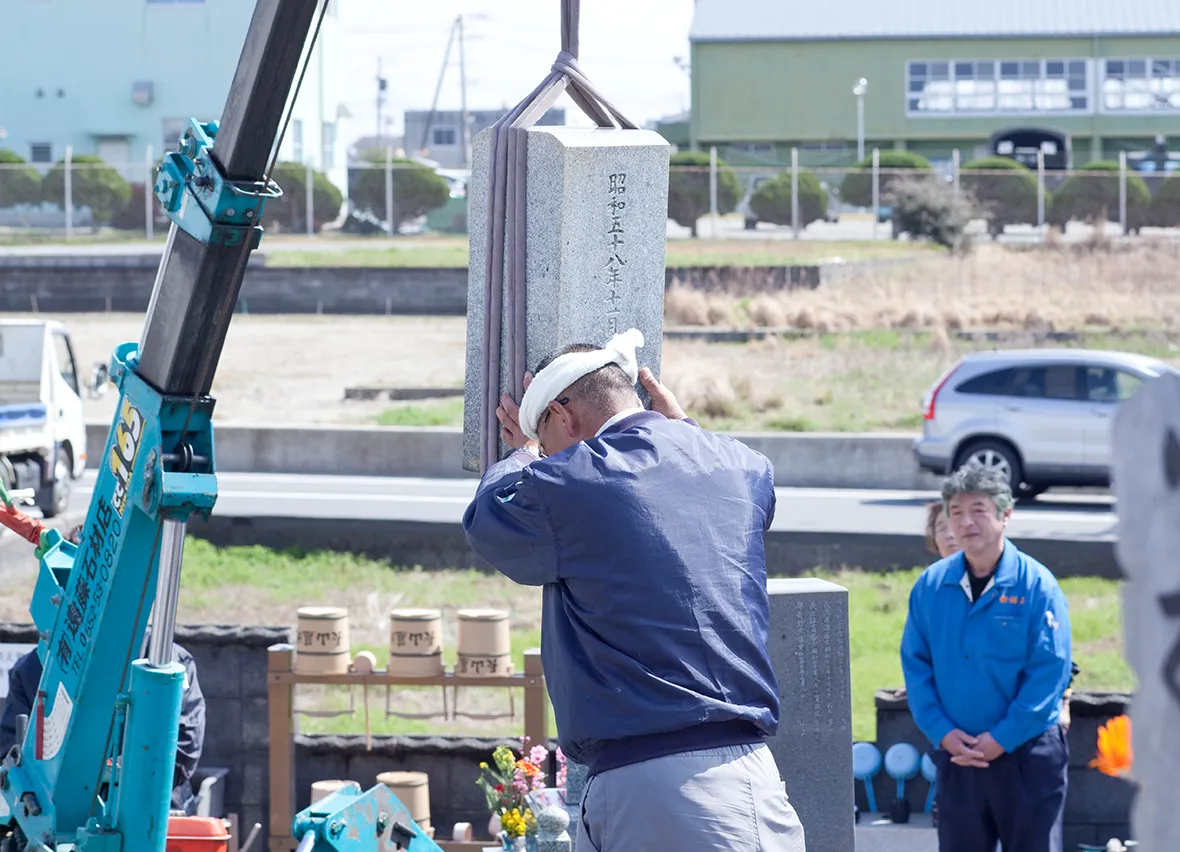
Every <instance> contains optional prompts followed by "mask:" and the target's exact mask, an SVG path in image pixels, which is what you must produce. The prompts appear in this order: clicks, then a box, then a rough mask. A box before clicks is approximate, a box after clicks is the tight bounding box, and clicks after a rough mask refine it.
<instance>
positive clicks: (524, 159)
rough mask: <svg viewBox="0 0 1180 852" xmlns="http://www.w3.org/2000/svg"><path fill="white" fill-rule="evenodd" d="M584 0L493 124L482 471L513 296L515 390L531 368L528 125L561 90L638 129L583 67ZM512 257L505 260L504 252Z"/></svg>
mask: <svg viewBox="0 0 1180 852" xmlns="http://www.w3.org/2000/svg"><path fill="white" fill-rule="evenodd" d="M580 7H581V2H580V0H561V52H560V53H559V54H557V59H556V60H555V61H554V63H553V66H552V68H551V69H550V72H549V75H548V76H547V77H546V78H545V80H544V82H542V83H541V85H539V86H537V88H535V89H533V91H532V94H530V95H529V96H528V97H527V98H525V99H524V100H523V101H521V102H520V103H518V104H517V105H516V106H515V107H513V108H512V110H511V111H510V112H509V113H508V114H507V115H505V116H504V117H503V118H501V119H500V120H499V121H497V122H496V123H495V124H494V125H492V139H491V163H490V168H489V177H490V180H489V181H488V224H489V227H488V247H487V256H486V264H487V265H486V267H485V277H484V280H485V281H486V282H487V286H486V287H485V289H484V305H483V307H484V311H483V317H484V327H483V340H484V364H483V379H484V386H483V400H482V405H481V408H480V422H481V424H482V426H483V430H482V431H483V434H482V436H481V442H480V472H481V473H482V472H483V471H486V470H487V469H488V467H489V466H490V465H492V464H494V463H495V462H496V461H497V460H498V459H499V455H500V423H499V421H498V420H497V419H496V407H497V406H498V405H499V404H500V403H499V400H500V394H501V388H500V341H501V335H502V334H503V326H502V322H501V315H502V311H503V306H504V302H505V300H507V303H508V335H507V336H508V377H509V382H510V386H509V389H508V390H509V392H510V393H511V395H512V398H513V399H515V400H517V401H518V402H519V401H520V398H521V395H522V394H523V393H524V386H523V378H524V373H525V370H526V369H528V368H527V366H526V364H525V341H526V336H525V292H524V276H525V233H526V227H525V226H526V222H525V203H526V195H525V186H526V183H525V181H526V177H527V175H526V172H527V164H528V143H527V131H528V129H529V128H530V127H532V126H533V125H534V124H536V123H537V121H538V120H539V119H540V118H541V116H542V115H544V114H545V111H546V110H548V109H549V107H551V106H552V105H553V103H554V102H555V101H556V100H557V98H558V97H559V96H560V95H561V93H562V92H568V93H569V96H570V98H571V99H572V100H573V102H574V103H575V104H577V105H578V107H579V108H580V109H581V110H582V112H584V113H585V114H586V115H587V117H589V118H591V119H593V121H594V122H595V124H597V125H598V126H599V127H613V128H620V129H625V130H636V129H638V128H637V127H636V125H635V124H634V123H632V122H631V121H630V120H629V119H628V118H626V117H625V116H624V115H623V114H622V113H620V112H619V111H618V110H617V109H616V108H615V107H614V105H613V104H611V102H610V101H608V100H607V99H606V98H605V97H603V96H602V94H601V93H600V92H599V91H598V90H597V89H596V88H595V87H594V84H593V83H591V82H590V80H589V79H587V77H586V75H585V74H583V73H582V69H581V68H579V67H578V19H579V17H580V14H581V8H580ZM506 248H507V251H508V259H507V260H508V262H507V265H506V267H507V268H505V262H504V259H505V258H504V252H505V249H506Z"/></svg>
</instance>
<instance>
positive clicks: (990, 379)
mask: <svg viewBox="0 0 1180 852" xmlns="http://www.w3.org/2000/svg"><path fill="white" fill-rule="evenodd" d="M1166 372H1176V369H1175V368H1174V367H1172V366H1170V365H1169V364H1167V363H1165V362H1163V361H1160V360H1159V359H1156V358H1149V357H1147V356H1144V355H1131V354H1127V353H1123V352H1104V351H1093V350H1084V349H1034V350H1028V351H1019V350H1009V351H999V352H978V353H974V354H971V355H967V356H966V357H964V358H963V359H962V360H961V361H959V363H957V364H956V365H955V366H954V367H952V368H951V369H950V370H949V371H947V372H946V373H944V374H943V375H942V377H941V378H939V380H938V381H937V382H936V383H935V384H934V386H933V387H931V389H930V390H929V392H928V393H927V394H926V396H925V397H924V398H923V400H922V407H923V409H924V412H925V413H924V415H923V416H924V420H923V423H922V437H920V438H918V439H917V440H915V441H914V455H915V457H916V458H917V461H918V465H919V466H920V467H921V468H922V469H923V470H929V471H931V472H933V473H937V474H946V473H949V472H950V471H952V470H956V469H958V468H959V467H962V466H963V465H964V464H967V463H968V462H973V463H976V464H980V465H984V466H987V467H994V468H998V469H999V470H1000V471H1001V472H1003V473H1004V474H1005V475H1006V476H1007V477H1008V478H1009V480H1010V481H1011V482H1012V483H1013V484H1014V486H1015V487H1016V489H1015V490H1018V491H1019V493H1021V494H1022V495H1024V496H1034V495H1036V494H1040V493H1041V492H1043V491H1045V490H1046V489H1048V488H1052V487H1053V486H1056V485H1073V486H1107V485H1109V484H1110V463H1111V462H1110V460H1111V422H1112V420H1113V418H1114V413H1115V410H1116V409H1117V407H1118V404H1119V403H1120V402H1122V401H1123V400H1126V399H1129V398H1130V397H1131V395H1132V394H1134V393H1135V391H1137V390H1138V389H1139V388H1140V386H1142V384H1143V383H1144V382H1145V381H1148V380H1149V379H1153V378H1156V377H1157V376H1159V375H1161V374H1162V373H1166Z"/></svg>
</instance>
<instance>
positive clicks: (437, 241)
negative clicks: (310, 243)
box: [262, 236, 939, 268]
mask: <svg viewBox="0 0 1180 852" xmlns="http://www.w3.org/2000/svg"><path fill="white" fill-rule="evenodd" d="M325 239H326V242H325V245H324V249H322V250H316V249H313V250H305V249H299V250H296V249H289V248H286V247H284V245H283V243H282V242H281V241H278V242H274V243H270V242H268V243H267V244H266V247H265V248H263V249H262V252H263V253H264V254H266V265H267V266H380V267H385V266H411V267H465V266H467V257H468V256H467V238H466V237H443V236H437V237H417V238H414V237H407V238H401V239H397V240H384V239H382V240H374V241H373V243H374V244H373V245H365V244H364V243H358V242H355V241H351V242H349V243H348V245H349V248H347V249H343V248H338V249H334V248H332V247H331V241H330V238H325ZM301 245H302V244H301ZM667 245H668V248H667V261H666V265H667V266H669V267H672V268H677V267H686V266H790V265H794V264H810V263H820V262H823V261H831V260H832V259H834V258H840V259H842V260H844V261H854V260H873V259H880V258H896V257H912V256H926V255H932V254H938V253H939V252H938V250H936V249H933V248H930V247H929V246H927V245H924V244H916V243H905V242H895V241H892V240H839V241H827V240H799V241H794V240H752V239H736V240H735V239H730V240H668V244H667Z"/></svg>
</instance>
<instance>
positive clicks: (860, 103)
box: [852, 77, 869, 162]
mask: <svg viewBox="0 0 1180 852" xmlns="http://www.w3.org/2000/svg"><path fill="white" fill-rule="evenodd" d="M868 88H869V81H868V80H866V79H865V78H864V77H861V78H860V82H859V83H857V84H856V86H854V87H853V89H852V94H854V95H856V160H857V162H860V161H861V160H863V159H864V158H865V92H866V91H867V90H868Z"/></svg>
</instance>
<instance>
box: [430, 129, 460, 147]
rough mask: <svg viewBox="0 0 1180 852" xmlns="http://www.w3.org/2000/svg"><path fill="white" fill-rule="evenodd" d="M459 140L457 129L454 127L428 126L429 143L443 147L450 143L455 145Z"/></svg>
mask: <svg viewBox="0 0 1180 852" xmlns="http://www.w3.org/2000/svg"><path fill="white" fill-rule="evenodd" d="M458 142H459V131H458V130H457V129H456V128H454V127H432V128H430V144H431V145H433V146H435V147H438V148H445V147H447V146H450V145H457V144H458Z"/></svg>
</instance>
